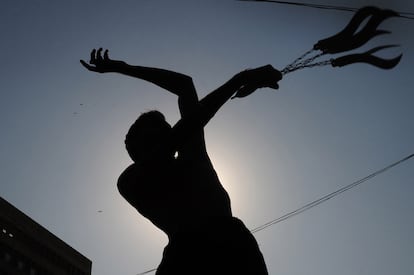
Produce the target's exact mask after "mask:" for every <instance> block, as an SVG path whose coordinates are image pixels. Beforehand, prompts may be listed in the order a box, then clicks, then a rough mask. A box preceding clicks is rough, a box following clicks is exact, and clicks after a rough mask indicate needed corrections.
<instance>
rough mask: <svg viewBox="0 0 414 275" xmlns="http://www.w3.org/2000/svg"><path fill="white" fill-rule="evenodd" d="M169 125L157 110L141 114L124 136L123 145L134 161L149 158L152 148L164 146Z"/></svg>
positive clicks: (169, 129) (152, 151)
mask: <svg viewBox="0 0 414 275" xmlns="http://www.w3.org/2000/svg"><path fill="white" fill-rule="evenodd" d="M170 131H171V125H170V124H168V122H167V121H166V120H165V117H164V115H163V114H162V113H161V112H159V111H155V110H154V111H149V112H146V113H143V114H141V115H140V116H139V117H138V119H137V120H136V121H135V122H134V124H132V126H131V127H130V128H129V131H128V133H127V135H126V137H125V145H126V149H127V151H128V154H129V156H130V157H131V159H132V160H133V161H134V162H141V161H142V160H144V159H151V157H152V156H151V154H153V153H154V150H155V149H157V148H159V149H162V148H163V147H164V146H166V145H167V144H166V141H167V139H168V137H169V134H170Z"/></svg>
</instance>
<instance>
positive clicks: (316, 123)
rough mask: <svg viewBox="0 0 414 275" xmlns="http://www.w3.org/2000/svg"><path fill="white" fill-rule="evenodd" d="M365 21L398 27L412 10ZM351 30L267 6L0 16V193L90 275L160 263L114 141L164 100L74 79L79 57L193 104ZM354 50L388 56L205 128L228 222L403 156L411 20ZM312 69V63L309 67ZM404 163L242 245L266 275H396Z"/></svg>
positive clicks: (310, 78) (124, 83)
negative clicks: (157, 80) (392, 62)
mask: <svg viewBox="0 0 414 275" xmlns="http://www.w3.org/2000/svg"><path fill="white" fill-rule="evenodd" d="M308 2H311V3H318V4H330V5H340V6H351V7H357V8H358V7H361V6H364V5H368V4H373V5H378V6H380V7H383V8H391V9H395V10H398V11H405V12H414V2H412V1H403V0H399V1H395V0H392V1H391V0H380V1H375V0H372V1H360V0H355V1H345V0H343V1H339V0H319V1H311V0H309V1H308ZM352 15H353V14H352V13H349V12H340V11H329V10H318V9H310V8H303V7H295V6H285V5H277V4H269V3H247V2H238V1H233V0H203V1H194V0H187V1H181V0H177V1H167V0H165V1H159V0H141V1H136V0H134V1H132V0H130V1H118V0H117V1H115V0H114V1H102V0H100V1H52V0H50V1H46V0H45V1H40V0H32V1H22V0H3V1H2V8H1V9H0V33H1V43H0V52H1V65H2V66H0V85H1V86H0V95H1V100H0V102H1V103H0V104H1V108H0V125H1V127H2V131H1V139H0V141H1V143H0V167H1V173H0V177H1V178H0V182H1V185H0V192H1V193H0V194H1V196H2V197H3V198H5V199H6V200H8V201H9V202H11V203H12V204H13V205H15V206H16V207H17V208H19V209H20V210H22V211H23V212H25V213H26V214H27V215H29V216H30V217H32V218H33V219H34V220H36V221H37V222H39V223H40V224H42V225H43V226H45V227H46V228H47V229H49V230H50V231H51V232H53V233H54V234H56V235H57V236H59V237H60V238H61V239H62V240H64V241H65V242H67V243H68V244H70V245H71V246H73V247H74V248H76V249H77V250H78V251H80V252H81V253H82V254H84V255H86V256H87V257H88V258H89V259H91V260H92V261H93V270H92V273H93V274H94V275H113V274H125V275H135V274H138V273H140V272H143V271H146V270H148V269H152V268H154V267H156V266H157V265H158V263H159V262H160V259H161V254H162V250H163V247H164V246H165V245H166V242H167V238H166V236H165V235H164V234H163V233H162V232H161V231H159V230H158V229H157V228H156V227H155V226H153V225H152V224H151V223H150V222H148V221H147V220H145V219H144V218H142V217H141V216H140V215H139V214H138V213H137V212H136V211H135V210H134V209H133V208H132V207H131V206H129V205H128V204H127V203H126V202H125V201H124V200H123V199H122V197H121V196H120V195H119V194H118V191H117V189H116V180H117V177H118V176H119V174H120V173H121V172H122V171H123V169H125V167H127V166H128V165H129V164H130V163H131V161H130V159H129V158H128V155H127V153H126V151H125V149H124V146H123V140H124V135H125V133H126V131H127V130H128V128H129V125H130V124H131V123H132V122H133V121H134V120H135V119H136V117H137V116H138V115H139V114H140V113H141V112H143V111H147V110H150V109H154V108H156V109H158V110H160V111H162V112H164V113H165V115H166V117H167V120H168V121H169V122H170V123H174V122H175V121H177V119H178V116H179V114H178V110H177V106H176V98H175V97H174V96H172V95H169V94H167V93H166V92H164V91H163V90H161V89H160V88H158V87H156V86H153V85H151V84H148V83H146V82H144V81H141V80H136V79H132V78H127V77H124V76H121V75H115V74H112V75H111V74H105V75H101V74H95V73H92V72H88V71H86V70H85V69H84V68H83V67H81V65H80V63H79V59H88V58H89V53H90V50H91V49H92V48H94V47H104V48H108V49H110V54H111V56H112V57H113V58H114V59H123V60H126V61H127V62H129V63H131V64H137V65H138V64H139V65H145V66H153V67H162V68H167V69H171V70H176V71H179V72H182V73H185V74H188V75H191V76H192V77H193V79H194V83H195V85H196V88H197V90H198V92H199V95H200V97H202V96H204V95H206V94H207V93H208V92H209V91H211V90H213V89H215V88H216V87H218V86H219V85H221V84H222V83H224V82H225V81H226V80H227V79H229V78H230V77H231V76H232V75H234V74H235V73H237V72H239V71H241V70H244V69H246V68H252V67H256V66H261V65H265V64H272V65H273V66H274V67H276V68H279V69H281V68H283V67H284V66H285V65H287V64H289V63H290V62H291V61H293V60H294V59H295V58H296V57H298V56H299V55H301V54H302V53H304V52H305V51H307V50H308V49H310V48H311V47H312V46H313V44H314V43H315V42H316V41H318V40H319V39H321V38H325V37H327V36H330V35H332V34H334V33H336V32H337V31H339V30H341V29H342V28H343V27H344V25H345V24H347V22H348V20H349V19H350V18H351V16H352ZM382 28H384V29H388V30H392V31H393V33H392V34H391V35H387V36H382V37H379V38H376V39H374V40H373V41H372V42H370V44H369V45H368V46H367V47H365V48H364V49H363V50H366V49H368V48H370V47H374V46H378V45H382V44H401V47H400V48H398V49H393V50H387V51H384V52H382V53H378V55H380V56H383V57H393V56H395V55H397V54H399V53H400V52H402V53H403V54H404V56H403V59H402V61H401V63H400V64H399V65H398V67H396V68H395V69H393V70H390V71H385V70H380V69H378V68H375V67H373V66H370V65H365V64H357V65H352V66H348V67H344V68H332V67H330V66H329V67H323V68H313V69H307V70H302V71H298V72H295V73H292V74H289V75H287V76H286V77H285V78H284V79H283V80H282V81H281V82H280V83H279V84H280V89H279V91H277V92H274V91H271V90H269V89H263V90H259V91H257V92H256V93H255V94H253V95H251V96H250V97H247V98H244V99H237V100H233V101H231V102H229V103H228V104H227V105H226V106H225V107H224V108H223V109H222V110H221V111H220V113H219V114H217V116H216V117H215V118H214V119H213V120H212V122H211V123H210V124H209V125H208V126H207V128H206V137H207V146H208V150H209V154H210V156H211V158H212V160H213V162H214V165H215V167H216V169H217V172H218V174H219V176H220V178H221V180H222V183H223V185H224V186H225V188H226V189H227V191H228V192H229V194H230V196H231V199H232V207H233V212H234V214H235V215H236V216H238V217H240V218H241V219H242V220H243V221H244V222H245V223H246V225H247V226H248V227H249V228H254V227H256V226H259V225H261V224H263V223H265V222H267V221H269V220H272V219H275V218H277V217H279V216H281V215H283V214H285V213H286V212H288V211H291V210H294V209H296V208H297V207H300V206H302V205H303V204H305V203H307V202H310V201H312V200H315V199H317V198H319V197H320V196H322V195H325V194H327V193H329V192H332V191H335V190H336V189H338V188H340V187H342V186H345V185H347V184H349V183H351V182H353V181H355V180H357V179H359V178H362V177H364V176H367V175H368V174H370V173H372V172H374V171H375V170H378V169H380V168H382V167H384V166H386V165H388V164H390V163H392V162H394V161H397V160H399V159H401V158H403V157H405V156H407V155H409V154H411V153H414V144H413V140H414V119H413V117H414V108H413V102H414V84H413V82H412V81H413V68H412V66H413V64H414V39H413V35H412V33H413V29H414V21H413V20H407V19H400V18H394V19H390V20H388V21H386V22H385V24H384V26H383V27H382ZM327 58H329V57H327ZM413 176H414V162H413V161H409V162H406V163H404V164H402V165H401V166H398V167H397V168H395V169H393V170H391V171H389V172H387V173H386V174H382V175H380V176H378V177H376V178H374V179H372V180H371V181H369V182H367V183H366V184H364V185H361V186H359V187H358V188H355V189H352V190H351V191H349V192H346V193H344V194H343V195H341V196H339V197H337V198H335V199H333V200H330V201H328V202H326V203H325V204H322V205H320V206H319V207H317V208H314V209H312V210H310V211H308V212H305V213H303V214H301V215H299V216H296V217H294V218H292V219H289V220H286V221H285V222H283V223H279V224H277V225H275V226H272V227H269V228H268V229H266V230H263V231H261V232H259V233H257V234H255V237H256V239H257V241H258V243H259V245H260V248H261V250H262V252H263V254H264V256H265V259H266V262H267V266H268V269H269V273H270V274H284V275H307V274H319V275H331V274H335V275H348V274H364V275H389V274H401V275H403V274H406V275H409V274H414V262H413V258H414V235H413V233H412V232H414V216H413V214H412V213H413V211H414V200H413V198H412V195H413V194H414V181H413Z"/></svg>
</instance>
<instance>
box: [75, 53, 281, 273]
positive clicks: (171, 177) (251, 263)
mask: <svg viewBox="0 0 414 275" xmlns="http://www.w3.org/2000/svg"><path fill="white" fill-rule="evenodd" d="M81 63H82V65H83V66H84V67H86V68H87V69H88V70H90V71H94V72H99V73H106V72H116V73H121V74H124V75H128V76H132V77H137V78H140V79H143V80H146V81H149V82H152V83H154V84H156V85H158V86H160V87H162V88H164V89H166V90H167V91H169V92H171V93H173V94H175V95H177V96H178V106H179V110H180V114H181V119H180V120H179V121H178V122H177V123H176V124H175V125H174V126H173V127H171V126H170V125H169V124H168V123H167V122H166V120H165V118H164V116H163V114H161V113H160V112H158V111H150V112H147V113H144V114H142V115H141V116H139V118H138V119H137V120H136V121H135V123H134V124H133V125H132V126H131V128H130V129H129V131H128V133H127V135H126V139H125V145H126V149H127V151H128V153H129V155H130V157H131V159H132V160H133V162H134V163H133V164H131V165H130V166H129V167H128V168H126V169H125V171H124V172H123V173H122V174H121V176H120V177H119V180H118V189H119V192H120V193H121V195H122V196H123V197H124V198H125V199H126V200H127V201H128V202H129V203H130V204H131V205H132V206H133V207H135V208H136V209H137V210H138V212H139V213H141V214H142V215H143V216H144V217H146V218H148V219H149V220H150V221H151V222H152V223H153V224H154V225H156V226H157V227H158V228H159V229H161V230H162V231H164V232H165V233H166V234H167V236H168V239H169V243H168V245H167V246H166V247H165V249H164V253H163V258H162V261H161V263H160V265H159V267H158V270H157V273H156V274H158V275H164V274H239V275H240V274H241V275H243V274H246V275H247V274H249V275H262V274H267V270H266V265H265V262H264V259H263V256H262V254H261V252H260V250H259V248H258V245H257V242H256V240H255V239H254V237H253V235H252V234H251V233H250V231H249V230H248V229H247V228H246V227H245V225H244V224H243V222H242V221H240V220H239V219H237V218H235V217H233V215H232V211H231V206H230V198H229V196H228V194H227V192H226V191H225V190H224V188H223V186H222V185H221V183H220V181H219V179H218V177H217V174H216V172H215V170H214V168H213V166H212V163H211V161H210V159H209V156H208V154H207V151H206V145H205V142H204V131H203V128H204V126H205V125H206V124H207V123H208V122H209V121H210V119H211V118H212V117H213V116H214V115H215V114H216V112H217V111H218V110H219V109H220V108H221V107H222V106H223V104H224V103H225V102H227V101H228V100H229V99H230V98H231V97H233V96H234V97H244V96H247V95H249V94H251V93H253V92H254V91H255V90H256V89H258V88H263V87H269V88H274V89H277V88H278V84H277V82H278V81H279V80H280V79H281V78H282V74H281V73H280V72H279V71H278V70H276V69H274V68H273V67H272V66H270V65H267V66H263V67H259V68H256V69H252V70H246V71H242V72H240V73H238V74H236V75H235V76H234V77H232V78H231V79H230V80H229V81H228V82H226V83H225V84H224V85H222V86H221V87H219V88H218V89H216V90H214V91H213V92H211V93H210V94H208V95H207V96H206V97H204V98H203V99H202V100H198V97H197V93H196V90H195V88H194V85H193V81H192V79H191V78H190V77H189V76H186V75H183V74H180V73H176V72H172V71H168V70H163V69H156V68H148V67H142V66H131V65H128V64H127V63H125V62H123V61H117V60H112V59H109V57H108V51H105V52H104V54H103V56H102V49H99V50H98V51H95V50H93V51H92V53H91V60H90V62H89V63H86V62H85V61H82V60H81Z"/></svg>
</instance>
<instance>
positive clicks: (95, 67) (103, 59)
mask: <svg viewBox="0 0 414 275" xmlns="http://www.w3.org/2000/svg"><path fill="white" fill-rule="evenodd" d="M80 63H81V64H82V65H83V66H84V67H85V68H86V69H88V70H89V71H92V72H98V73H108V72H119V70H120V68H122V67H123V66H125V65H126V63H125V62H124V61H120V60H112V59H110V58H109V55H108V50H105V52H104V54H103V56H102V48H99V49H98V50H95V49H93V50H92V52H91V59H90V61H89V63H87V62H85V61H84V60H80Z"/></svg>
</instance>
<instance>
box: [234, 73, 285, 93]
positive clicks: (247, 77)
mask: <svg viewBox="0 0 414 275" xmlns="http://www.w3.org/2000/svg"><path fill="white" fill-rule="evenodd" d="M240 75H241V78H242V81H243V86H242V87H241V88H240V89H239V90H238V91H237V93H236V94H235V95H234V96H233V98H235V97H245V96H248V95H250V94H251V93H253V92H254V91H256V90H257V89H259V88H272V89H279V84H278V82H279V80H281V79H282V77H283V76H282V73H281V72H280V71H278V70H276V69H275V68H273V66H272V65H266V66H262V67H259V68H256V69H251V70H246V71H243V72H241V73H240Z"/></svg>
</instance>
